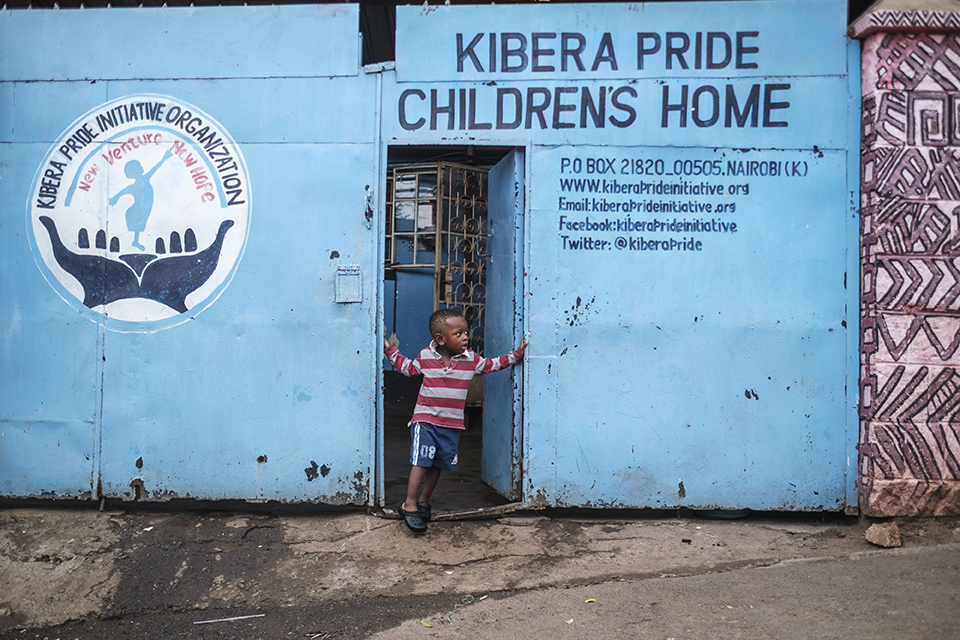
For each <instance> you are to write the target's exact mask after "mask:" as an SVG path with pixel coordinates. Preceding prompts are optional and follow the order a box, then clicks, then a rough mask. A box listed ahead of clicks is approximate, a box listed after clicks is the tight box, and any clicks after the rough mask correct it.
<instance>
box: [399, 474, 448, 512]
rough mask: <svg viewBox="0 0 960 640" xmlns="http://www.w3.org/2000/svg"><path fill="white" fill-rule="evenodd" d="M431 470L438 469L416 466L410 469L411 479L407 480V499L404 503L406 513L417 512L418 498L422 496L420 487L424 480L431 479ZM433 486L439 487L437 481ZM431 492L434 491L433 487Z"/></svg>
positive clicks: (434, 481)
mask: <svg viewBox="0 0 960 640" xmlns="http://www.w3.org/2000/svg"><path fill="white" fill-rule="evenodd" d="M431 469H436V467H418V466H416V465H414V466H412V467H410V479H409V480H407V497H406V499H405V500H404V501H403V505H402V506H403V509H404V511H416V510H417V497H418V496H419V495H420V485H421V484H423V481H424V478H428V477H429V475H430V474H429V471H430V470H431ZM436 475H437V477H439V476H440V469H437V473H436ZM433 486H434V487H436V486H437V481H436V479H434V480H433ZM430 491H431V492H432V491H433V488H432V487H431V489H430Z"/></svg>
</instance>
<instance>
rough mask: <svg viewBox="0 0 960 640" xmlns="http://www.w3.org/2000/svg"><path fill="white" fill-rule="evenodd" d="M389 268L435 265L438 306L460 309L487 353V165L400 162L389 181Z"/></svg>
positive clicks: (477, 347) (478, 347)
mask: <svg viewBox="0 0 960 640" xmlns="http://www.w3.org/2000/svg"><path fill="white" fill-rule="evenodd" d="M387 182H388V184H387V225H386V233H387V241H386V250H385V259H386V270H387V271H388V272H389V271H391V270H394V271H395V270H401V269H431V268H432V269H433V272H434V294H433V308H434V310H436V309H443V308H450V307H455V308H458V309H460V311H461V312H462V313H463V316H464V318H465V319H466V320H467V326H468V327H469V328H470V348H471V349H473V350H474V351H476V352H478V353H483V327H484V307H485V304H486V287H485V281H486V258H487V234H488V232H489V229H488V224H489V223H488V217H487V170H486V169H478V168H476V167H471V166H466V165H459V164H454V163H450V162H440V163H431V164H420V165H409V166H404V167H395V168H394V169H393V170H392V171H391V172H390V176H389V178H388V180H387Z"/></svg>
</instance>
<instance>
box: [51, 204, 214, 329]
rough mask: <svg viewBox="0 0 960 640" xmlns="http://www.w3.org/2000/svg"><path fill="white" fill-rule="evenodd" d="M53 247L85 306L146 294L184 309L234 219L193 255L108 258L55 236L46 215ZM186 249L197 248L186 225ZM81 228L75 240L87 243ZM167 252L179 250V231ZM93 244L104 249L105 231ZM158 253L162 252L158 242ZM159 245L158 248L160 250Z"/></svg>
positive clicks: (116, 245)
mask: <svg viewBox="0 0 960 640" xmlns="http://www.w3.org/2000/svg"><path fill="white" fill-rule="evenodd" d="M40 223H41V224H42V225H43V226H44V227H45V228H46V230H47V233H48V234H49V236H50V244H51V245H52V247H53V256H54V257H55V258H56V260H57V264H59V265H60V266H61V267H62V268H63V270H64V271H66V272H67V273H69V274H70V275H72V276H73V277H74V278H76V279H77V281H78V282H79V283H80V285H81V286H83V304H85V305H86V306H87V307H89V308H91V309H92V308H94V307H96V306H99V305H105V304H109V303H111V302H115V301H117V300H125V299H127V298H146V299H147V300H154V301H156V302H160V303H162V304H165V305H167V306H168V307H170V308H171V309H173V310H175V311H179V312H180V313H184V312H185V311H187V305H186V298H187V296H188V295H190V294H191V293H193V292H194V291H196V290H197V289H199V288H200V286H201V285H202V284H203V283H205V282H206V281H207V280H209V279H210V276H212V275H213V272H214V271H215V270H216V268H217V262H218V261H219V260H220V251H221V250H222V249H223V239H224V238H225V237H226V235H227V230H229V229H230V227H232V226H233V220H224V221H223V222H221V223H220V228H219V229H218V230H217V237H216V238H215V239H214V240H213V242H211V243H210V246H208V247H207V248H205V249H203V250H201V251H198V252H197V253H193V254H181V255H173V256H170V257H165V258H160V257H159V256H156V255H151V254H126V255H120V256H118V257H119V258H120V259H119V260H112V259H110V258H105V257H103V256H101V255H92V254H85V253H74V252H73V251H70V250H69V249H67V247H66V246H65V245H64V244H63V241H62V240H61V239H60V234H59V232H58V231H57V225H56V224H54V222H53V220H52V219H51V218H49V217H48V216H40ZM185 235H186V236H187V238H188V240H187V243H186V244H187V249H188V250H191V249H192V250H194V251H195V250H196V249H197V246H196V238H195V234H194V232H193V230H192V229H187V232H186V234H185ZM88 238H89V236H88V234H87V230H86V229H81V230H80V234H79V238H78V245H79V246H80V247H82V248H88V247H89V240H88ZM170 238H171V253H174V254H180V253H181V252H182V248H181V246H180V234H179V233H177V232H176V231H174V232H173V233H172V234H171V236H170ZM96 242H97V248H98V249H105V248H106V234H105V233H104V232H103V231H100V232H98V233H97V241H96ZM157 249H158V251H157V253H165V249H164V248H163V246H162V243H161V242H158V243H157ZM161 249H163V250H161ZM119 251H120V241H119V239H118V238H116V237H114V238H112V239H111V240H110V252H111V253H119Z"/></svg>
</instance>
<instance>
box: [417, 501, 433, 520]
mask: <svg viewBox="0 0 960 640" xmlns="http://www.w3.org/2000/svg"><path fill="white" fill-rule="evenodd" d="M417 513H418V514H419V515H420V517H421V518H423V521H424V522H430V517H431V515H432V514H433V510H432V509H431V508H430V503H428V502H418V503H417Z"/></svg>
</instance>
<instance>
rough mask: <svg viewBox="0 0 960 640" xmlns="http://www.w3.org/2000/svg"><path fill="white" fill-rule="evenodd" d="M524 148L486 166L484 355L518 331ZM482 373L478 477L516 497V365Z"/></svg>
mask: <svg viewBox="0 0 960 640" xmlns="http://www.w3.org/2000/svg"><path fill="white" fill-rule="evenodd" d="M524 157H525V156H524V153H523V151H522V150H513V151H511V152H510V153H509V154H507V156H506V157H505V158H504V159H503V160H501V161H500V162H499V163H498V164H497V165H496V166H495V167H494V168H493V169H491V170H490V174H489V177H490V204H489V216H490V238H489V241H488V242H489V247H490V257H489V258H488V259H487V282H486V285H487V291H488V295H487V305H486V321H487V322H486V332H485V337H486V355H487V356H488V357H495V356H497V355H499V354H501V353H507V352H508V351H510V350H511V349H514V348H515V347H516V346H517V345H518V344H520V340H521V338H522V335H523V317H524V314H523V221H524V216H523V211H524V197H525V193H524V192H525V190H526V187H525V182H524V175H523V174H524V169H525V167H524ZM523 366H524V365H520V366H519V367H511V368H510V369H508V370H507V371H502V372H498V373H496V374H494V375H491V376H484V383H483V456H482V458H481V463H482V469H481V471H482V477H483V481H484V482H486V483H487V484H488V485H490V486H491V487H493V488H494V489H495V490H496V491H498V492H499V493H500V494H502V495H504V496H506V497H507V498H509V499H511V500H518V499H520V497H521V471H522V469H521V451H522V445H523V429H522V425H523V407H522V401H521V398H522V393H523V391H522V384H521V380H522V378H523V374H522V371H523V369H522V367H523Z"/></svg>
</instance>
